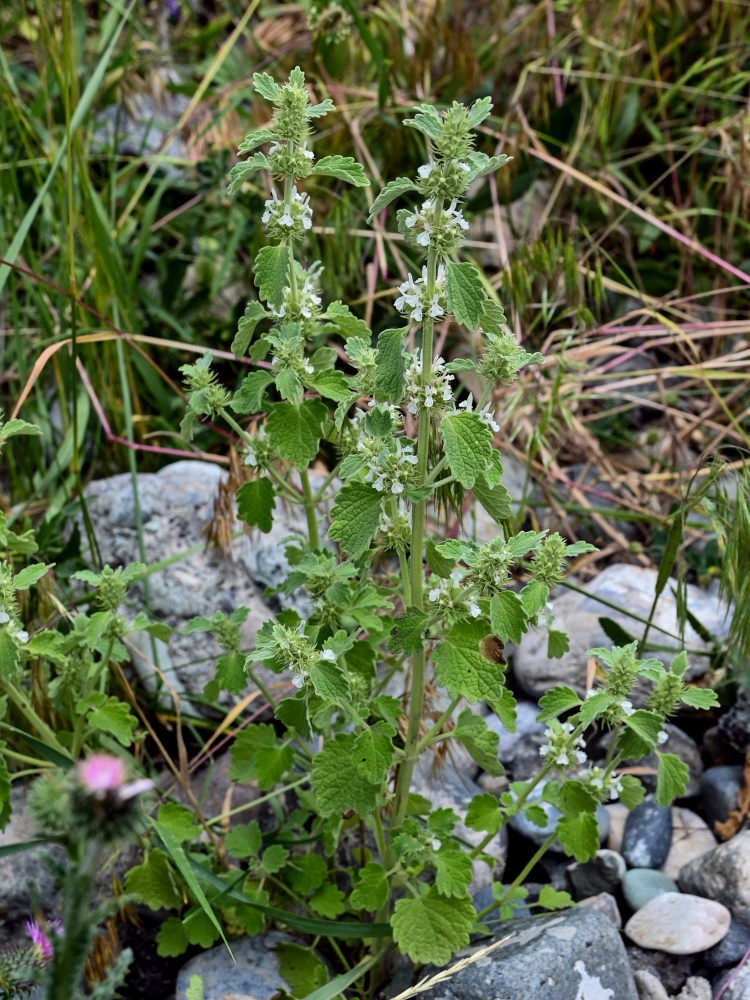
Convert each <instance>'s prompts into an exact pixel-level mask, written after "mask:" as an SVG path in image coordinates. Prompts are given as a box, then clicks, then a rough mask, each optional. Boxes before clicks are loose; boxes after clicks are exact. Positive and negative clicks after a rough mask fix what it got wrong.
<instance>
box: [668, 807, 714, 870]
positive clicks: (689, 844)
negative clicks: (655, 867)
mask: <svg viewBox="0 0 750 1000" xmlns="http://www.w3.org/2000/svg"><path fill="white" fill-rule="evenodd" d="M714 847H716V837H714V835H713V834H712V833H711V831H710V830H709V828H708V827H707V826H706V824H705V823H704V822H703V820H702V819H701V818H700V816H698V815H697V814H696V813H694V812H692V811H691V810H690V809H684V808H682V807H680V806H672V843H671V845H670V848H669V854H668V855H667V857H666V860H665V861H664V864H662V865H661V866H660V868H659V871H661V872H663V873H664V874H665V875H668V876H669V877H670V878H673V879H676V878H677V876H678V875H679V874H680V869H681V868H682V866H683V865H686V864H687V863H688V862H689V861H692V860H693V859H694V858H699V857H700V856H701V855H702V854H705V853H706V852H707V851H710V850H712V849H713V848H714Z"/></svg>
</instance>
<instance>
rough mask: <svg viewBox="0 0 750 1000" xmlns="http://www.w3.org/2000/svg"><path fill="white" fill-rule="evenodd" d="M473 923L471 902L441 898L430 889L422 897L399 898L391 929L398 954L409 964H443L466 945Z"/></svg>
mask: <svg viewBox="0 0 750 1000" xmlns="http://www.w3.org/2000/svg"><path fill="white" fill-rule="evenodd" d="M475 920H476V911H475V909H474V907H473V906H472V905H471V900H469V899H450V898H447V897H445V896H441V895H440V894H439V893H438V891H437V889H436V888H435V886H433V887H432V888H430V889H429V890H428V891H427V892H426V893H425V894H424V895H419V896H405V897H404V898H403V899H399V900H398V902H397V903H396V905H395V907H394V908H393V916H392V917H391V927H392V928H393V939H394V941H395V942H396V944H397V945H398V949H399V951H400V952H401V953H402V954H405V955H408V956H409V958H410V959H411V960H412V962H416V963H418V964H419V965H423V964H425V963H427V962H432V963H434V964H435V965H447V963H448V962H449V961H450V959H451V955H453V954H455V953H456V952H457V951H460V950H461V948H465V947H466V945H467V944H468V943H469V933H470V931H471V928H472V927H473V926H474V921H475Z"/></svg>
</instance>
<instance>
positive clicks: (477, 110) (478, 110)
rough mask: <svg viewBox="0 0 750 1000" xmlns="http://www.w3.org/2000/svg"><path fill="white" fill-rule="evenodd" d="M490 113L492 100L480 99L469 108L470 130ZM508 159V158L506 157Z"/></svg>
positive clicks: (489, 98)
mask: <svg viewBox="0 0 750 1000" xmlns="http://www.w3.org/2000/svg"><path fill="white" fill-rule="evenodd" d="M491 113H492V98H491V97H480V98H478V99H477V100H476V101H474V103H473V104H472V106H471V107H470V108H469V122H470V123H471V127H472V128H476V127H477V125H481V124H482V122H483V121H484V119H485V118H487V117H488V116H489V115H490V114H491ZM506 159H509V157H506Z"/></svg>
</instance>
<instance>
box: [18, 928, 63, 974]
mask: <svg viewBox="0 0 750 1000" xmlns="http://www.w3.org/2000/svg"><path fill="white" fill-rule="evenodd" d="M24 927H25V928H26V930H27V931H28V934H29V937H30V938H31V944H32V947H33V948H34V951H35V953H36V957H37V958H38V959H39V961H41V962H43V963H44V964H45V965H46V964H47V962H49V960H50V959H51V958H52V942H53V941H54V939H55V938H56V937H62V933H63V925H62V923H61V921H60V920H53V921H52V922H51V924H49V926H48V927H47V928H42V927H41V926H40V925H39V924H38V923H37V922H36V920H26V921H24ZM50 932H51V939H50Z"/></svg>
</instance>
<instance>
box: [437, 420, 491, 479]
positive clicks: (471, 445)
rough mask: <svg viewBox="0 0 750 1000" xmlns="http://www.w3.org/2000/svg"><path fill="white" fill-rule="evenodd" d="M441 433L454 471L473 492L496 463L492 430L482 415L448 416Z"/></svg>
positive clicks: (441, 427)
mask: <svg viewBox="0 0 750 1000" xmlns="http://www.w3.org/2000/svg"><path fill="white" fill-rule="evenodd" d="M440 430H441V433H442V435H443V445H444V447H445V454H446V457H447V459H448V465H449V466H450V470H451V472H452V473H453V475H454V476H455V477H456V479H457V480H458V481H459V482H460V483H461V485H462V486H466V487H467V488H468V489H471V487H472V486H473V485H474V483H475V482H476V481H477V479H478V478H479V477H480V476H481V475H482V474H483V473H484V471H485V470H486V469H487V467H488V465H489V464H490V462H491V461H492V431H491V430H490V428H489V427H488V426H487V425H486V424H484V423H483V422H482V420H481V419H480V416H479V414H478V413H448V414H446V415H445V416H444V417H443V419H442V421H441V424H440ZM480 489H481V487H480Z"/></svg>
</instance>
